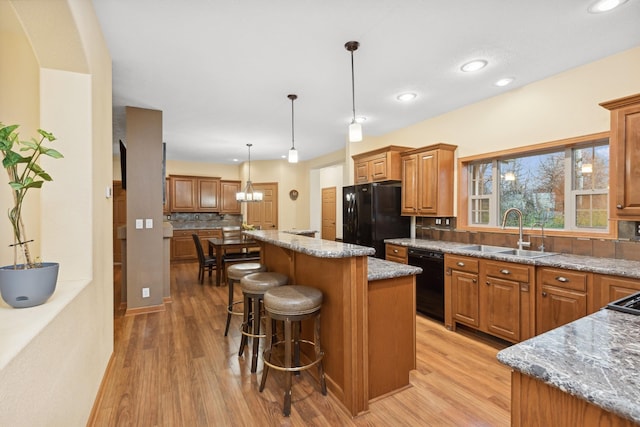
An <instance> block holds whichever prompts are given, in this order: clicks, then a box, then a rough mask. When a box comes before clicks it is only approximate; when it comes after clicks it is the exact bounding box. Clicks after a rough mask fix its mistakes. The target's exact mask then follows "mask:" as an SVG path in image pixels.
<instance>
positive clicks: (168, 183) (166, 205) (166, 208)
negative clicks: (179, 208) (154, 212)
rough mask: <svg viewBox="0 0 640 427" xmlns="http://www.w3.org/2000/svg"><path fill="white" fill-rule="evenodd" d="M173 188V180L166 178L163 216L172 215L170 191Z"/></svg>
mask: <svg viewBox="0 0 640 427" xmlns="http://www.w3.org/2000/svg"><path fill="white" fill-rule="evenodd" d="M170 186H171V180H170V179H169V178H165V180H164V199H163V200H162V214H163V215H168V214H169V213H171V199H170V194H171V192H170V191H169V187H170Z"/></svg>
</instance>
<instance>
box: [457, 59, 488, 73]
mask: <svg viewBox="0 0 640 427" xmlns="http://www.w3.org/2000/svg"><path fill="white" fill-rule="evenodd" d="M487 64H488V62H487V61H485V60H484V59H474V60H473V61H470V62H467V63H466V64H464V65H463V66H462V67H460V69H461V70H462V71H464V72H465V73H468V72H471V71H478V70H481V69H483V68H484V67H486V66H487Z"/></svg>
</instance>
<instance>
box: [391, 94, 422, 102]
mask: <svg viewBox="0 0 640 427" xmlns="http://www.w3.org/2000/svg"><path fill="white" fill-rule="evenodd" d="M417 96H418V95H416V94H415V93H413V92H405V93H401V94H400V95H398V96H396V99H397V100H398V101H403V102H406V101H413V100H414V99H416V97H417Z"/></svg>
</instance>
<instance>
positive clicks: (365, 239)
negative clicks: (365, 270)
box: [342, 182, 411, 259]
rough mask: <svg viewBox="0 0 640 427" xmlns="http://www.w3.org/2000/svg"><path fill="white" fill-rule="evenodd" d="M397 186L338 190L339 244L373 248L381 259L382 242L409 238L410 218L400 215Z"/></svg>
mask: <svg viewBox="0 0 640 427" xmlns="http://www.w3.org/2000/svg"><path fill="white" fill-rule="evenodd" d="M401 192H402V187H401V186H400V182H386V183H370V184H360V185H351V186H348V187H343V188H342V210H343V212H342V241H343V242H345V243H354V244H356V245H362V246H369V247H372V248H375V250H376V254H375V256H376V257H377V258H383V259H384V257H385V253H384V239H393V238H400V237H409V236H410V233H411V232H410V227H411V220H410V217H407V216H401V215H400V204H401V198H402V194H401Z"/></svg>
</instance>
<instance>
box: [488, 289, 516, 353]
mask: <svg viewBox="0 0 640 427" xmlns="http://www.w3.org/2000/svg"><path fill="white" fill-rule="evenodd" d="M485 285H486V286H487V289H486V290H487V313H486V319H487V332H489V333H490V334H493V335H497V336H499V337H502V338H504V339H506V340H509V341H512V342H518V341H519V340H520V283H519V282H514V281H512V280H504V279H500V278H497V277H488V278H487V280H486V283H485Z"/></svg>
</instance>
